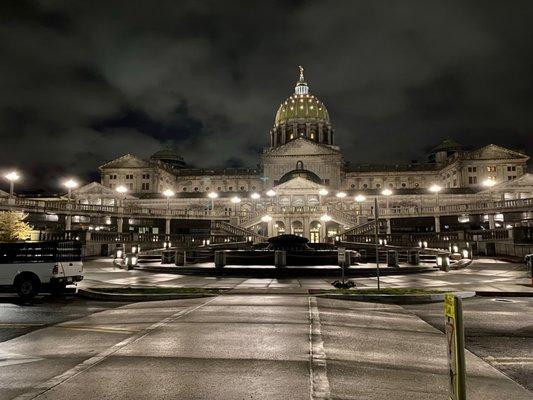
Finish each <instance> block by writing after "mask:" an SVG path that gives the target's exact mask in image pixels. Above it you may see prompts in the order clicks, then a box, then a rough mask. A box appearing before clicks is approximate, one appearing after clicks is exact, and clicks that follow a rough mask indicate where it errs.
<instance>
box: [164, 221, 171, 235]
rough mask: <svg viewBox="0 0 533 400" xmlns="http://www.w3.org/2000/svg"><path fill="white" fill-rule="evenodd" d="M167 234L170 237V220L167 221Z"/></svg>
mask: <svg viewBox="0 0 533 400" xmlns="http://www.w3.org/2000/svg"><path fill="white" fill-rule="evenodd" d="M165 234H167V235H170V218H167V219H165Z"/></svg>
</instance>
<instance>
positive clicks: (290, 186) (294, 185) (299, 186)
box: [274, 177, 324, 193]
mask: <svg viewBox="0 0 533 400" xmlns="http://www.w3.org/2000/svg"><path fill="white" fill-rule="evenodd" d="M322 188H324V186H322V185H319V184H318V183H315V182H312V181H310V180H308V179H305V178H302V177H297V178H294V179H291V180H290V181H287V182H284V183H282V184H280V185H278V186H276V187H274V190H276V191H277V192H283V191H285V190H290V191H294V190H305V191H309V190H314V191H316V192H317V193H318V191H319V190H320V189H322Z"/></svg>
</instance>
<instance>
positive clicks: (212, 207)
mask: <svg viewBox="0 0 533 400" xmlns="http://www.w3.org/2000/svg"><path fill="white" fill-rule="evenodd" d="M207 197H209V198H210V199H211V212H213V211H214V210H215V199H216V198H217V197H218V193H217V192H209V193H208V194H207Z"/></svg>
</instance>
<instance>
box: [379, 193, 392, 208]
mask: <svg viewBox="0 0 533 400" xmlns="http://www.w3.org/2000/svg"><path fill="white" fill-rule="evenodd" d="M381 194H382V195H383V196H385V199H386V206H385V208H386V209H389V196H390V195H391V194H392V190H390V189H383V190H382V192H381Z"/></svg>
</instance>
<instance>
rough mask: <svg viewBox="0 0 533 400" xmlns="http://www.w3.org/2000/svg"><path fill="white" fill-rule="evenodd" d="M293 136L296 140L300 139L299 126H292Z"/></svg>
mask: <svg viewBox="0 0 533 400" xmlns="http://www.w3.org/2000/svg"><path fill="white" fill-rule="evenodd" d="M292 134H293V135H294V139H296V138H297V137H298V124H292Z"/></svg>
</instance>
